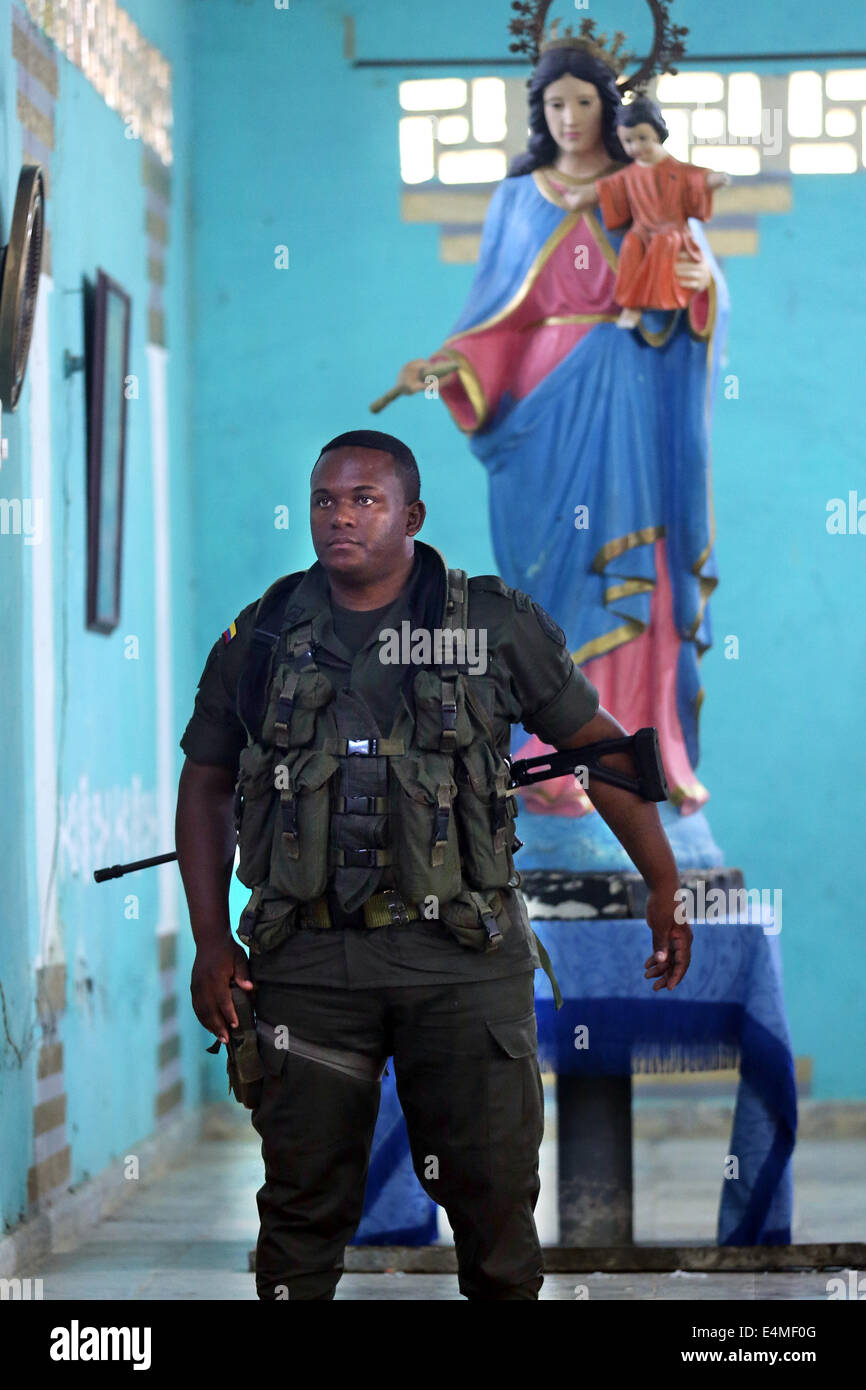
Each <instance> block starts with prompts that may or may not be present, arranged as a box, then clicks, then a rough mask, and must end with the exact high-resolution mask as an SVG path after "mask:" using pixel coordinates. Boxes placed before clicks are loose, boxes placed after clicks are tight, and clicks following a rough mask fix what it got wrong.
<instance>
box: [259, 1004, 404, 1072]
mask: <svg viewBox="0 0 866 1390" xmlns="http://www.w3.org/2000/svg"><path fill="white" fill-rule="evenodd" d="M256 1032H257V1033H258V1035H259V1037H260V1038H264V1039H265V1041H266V1042H268V1043H270V1045H271V1047H274V1048H277V1050H278V1051H279V1050H284V1051H286V1052H292V1053H294V1055H295V1056H296V1057H304V1058H306V1059H307V1061H309V1062H320V1063H321V1065H322V1066H323V1067H330V1068H331V1069H332V1070H333V1071H339V1072H342V1073H343V1075H344V1076H351V1077H354V1079H355V1080H356V1081H381V1079H382V1073H383V1072H384V1070H385V1064H386V1062H387V1061H388V1058H387V1057H382V1058H377V1057H370V1056H369V1055H368V1054H367V1053H366V1052H347V1051H345V1050H344V1049H343V1048H340V1047H323V1046H322V1045H321V1043H314V1042H310V1041H309V1040H308V1039H307V1038H298V1037H296V1036H295V1034H294V1033H293V1032H292V1031H291V1029H288V1028H287V1029H286V1033H287V1035H288V1046H287V1047H286V1048H285V1049H282V1048H280V1047H278V1044H277V1040H276V1034H277V1030H276V1028H275V1026H274V1025H273V1024H272V1023H265V1021H264V1019H263V1018H257V1019H256Z"/></svg>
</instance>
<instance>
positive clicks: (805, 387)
mask: <svg viewBox="0 0 866 1390" xmlns="http://www.w3.org/2000/svg"><path fill="white" fill-rule="evenodd" d="M605 8H606V7H604V6H601V5H599V6H593V13H596V11H597V12H598V14H599V15H600V16H601V18H602V23H603V18H604V17H603V10H604V9H605ZM677 9H678V11H679V15H678V19H679V21H680V22H682V23H685V24H687V25H689V27H690V29H691V36H690V41H689V42H690V48H691V50H692V51H693V52H701V53H713V52H716V53H719V52H730V51H732V50H733V51H740V50H744V49H745V50H750V51H767V50H779V49H786V50H788V49H793V50H804V51H809V50H810V49H811V50H815V49H822V50H823V49H833V48H840V49H854V48H857V47H858V46H862V43H861V40H862V24H861V23H860V22H859V19H860V7H859V6H858V5H856V4H855V3H854V2H853V0H851V2H850V3H849V2H848V0H834V2H833V3H830V4H828V5H825V6H823V7H821V8H820V10H819V9H816V8H815V7H814V6H813V5H812V4H811V3H806V0H800V3H785V4H782V3H781V0H777V2H776V3H773V4H770V3H767V4H765V5H762V6H758V7H756V6H754V5H753V4H752V3H750V2H749V0H736V3H729V4H726V5H724V6H707V5H705V4H699V3H698V0H682V3H681V4H678V6H677ZM611 10H612V12H613V13H614V19H615V23H616V25H617V26H619V25H622V27H623V28H624V29H626V30H627V32H628V33H629V35H630V37H633V38H634V40H635V42H639V41H640V40H641V38H642V37H644V36H645V35H646V33H647V32H648V30H647V27H646V21H645V20H644V18H643V16H644V13H645V7H644V6H643V5H642V4H640V3H639V0H628V3H625V0H622V2H620V0H618V3H617V5H616V6H615V9H614V7H613V6H611ZM508 12H509V7H508V6H507V5H506V4H505V3H504V0H503V4H502V5H501V6H496V5H490V4H484V5H482V4H474V5H466V4H465V3H463V0H442V3H440V4H439V5H437V6H436V7H435V11H434V10H430V9H424V8H423V7H422V8H420V9H419V8H418V7H414V6H408V5H405V4H402V3H399V0H355V2H354V3H350V4H346V5H340V6H332V5H328V6H322V5H318V4H311V3H307V2H306V0H297V3H293V4H292V5H291V8H290V9H289V10H287V11H276V10H275V9H274V8H273V7H272V6H271V5H270V4H267V3H261V4H258V5H252V6H251V5H240V4H236V3H232V2H231V0H194V2H193V4H192V16H193V24H194V43H195V50H196V55H197V58H196V61H197V82H196V84H195V89H194V93H193V117H192V124H193V129H194V131H195V149H194V156H193V180H194V186H193V199H192V206H193V207H194V209H195V222H194V238H193V242H194V251H193V258H192V273H193V276H194V302H195V306H196V330H197V331H196V334H195V339H194V344H193V352H194V367H193V373H194V382H195V392H194V398H193V429H194V458H195V478H196V507H195V555H196V559H197V578H196V583H197V591H196V634H197V642H198V656H199V661H200V662H202V661H203V659H204V656H205V654H206V652H207V649H208V648H209V646H210V644H211V643H212V641H213V640H214V638H215V636H216V635H217V634H218V632H219V631H220V630H221V629H222V628H224V627H225V626H226V624H227V623H228V622H229V621H230V620H231V618H232V617H233V616H234V614H235V613H236V611H237V610H238V609H239V608H240V607H242V606H243V605H244V604H246V603H248V602H249V601H251V600H252V599H253V598H255V597H256V596H257V595H258V594H259V593H260V592H261V591H262V589H263V588H264V587H265V586H266V585H267V584H268V583H269V582H270V581H271V580H272V579H273V578H274V577H275V576H276V575H278V574H280V573H285V572H287V571H290V570H292V569H296V568H299V567H302V566H304V565H306V564H308V563H310V561H311V560H312V558H313V554H312V549H311V547H310V544H309V540H308V525H307V505H306V498H307V480H308V476H309V471H310V468H311V467H312V463H313V462H314V460H315V458H316V455H317V452H318V449H319V446H320V445H321V444H322V443H323V442H324V441H325V440H326V439H327V438H329V437H331V436H332V435H334V434H336V433H337V432H338V431H340V430H343V429H348V428H354V427H358V426H363V425H369V424H381V426H382V427H383V428H386V429H388V430H390V431H392V432H394V433H395V434H397V435H399V436H401V437H402V438H405V439H406V441H407V442H408V443H409V444H410V445H411V446H412V447H413V448H414V449H415V451H416V453H417V455H418V457H419V461H420V463H421V470H422V478H423V480H424V495H425V498H426V501H427V504H428V508H429V513H430V515H429V519H428V522H427V525H426V527H425V533H424V534H425V537H426V538H427V539H428V540H430V541H431V542H432V543H434V544H436V545H438V546H440V548H441V549H442V550H443V551H444V552H445V553H446V555H448V556H449V557H450V558H451V559H452V561H453V562H455V563H456V562H459V563H460V564H462V565H465V566H466V567H468V568H469V569H471V570H475V571H476V572H477V571H485V570H489V569H492V568H494V567H495V566H494V561H493V555H492V550H491V547H490V541H489V536H488V526H487V504H486V483H485V480H484V477H483V474H482V470H481V468H480V467H479V466H478V465H477V464H476V462H475V461H474V459H473V458H472V456H471V454H470V453H469V451H468V449H467V447H466V444H465V442H464V440H463V439H462V437H461V436H460V435H459V433H458V432H457V430H456V429H455V428H454V427H453V426H452V424H451V422H450V420H449V419H448V418H447V415H446V412H445V411H444V409H443V408H442V406H441V405H440V404H439V403H437V402H428V401H425V400H423V399H419V398H415V399H413V400H411V401H403V402H398V403H397V404H396V405H394V406H393V407H391V408H390V409H389V410H388V412H387V414H385V415H384V416H382V417H380V419H379V420H378V421H374V419H373V417H371V416H370V415H369V414H368V412H367V405H368V403H369V401H370V400H371V399H372V398H373V397H374V396H377V395H378V394H380V392H381V391H383V390H385V389H386V388H387V387H388V386H389V385H390V384H391V382H392V381H393V378H394V375H395V373H396V370H397V368H398V367H399V366H400V365H401V364H402V362H404V361H405V360H406V359H407V358H408V357H410V356H415V355H421V354H423V353H424V352H427V351H430V350H432V349H433V348H435V347H436V346H438V345H439V343H440V342H441V340H442V338H443V337H444V336H445V334H446V333H447V332H448V331H449V329H450V327H451V325H452V323H453V321H454V320H455V319H456V317H457V314H458V312H459V309H460V307H461V304H462V302H463V298H464V296H465V293H466V290H467V288H468V285H469V283H470V280H471V277H472V268H471V267H466V266H447V265H444V264H442V263H441V262H440V261H439V259H438V229H437V228H436V227H423V226H417V225H416V226H406V225H404V224H403V223H402V222H401V221H400V212H399V167H398V159H397V144H396V130H397V119H398V115H399V110H398V105H397V83H398V80H400V79H401V78H404V77H413V76H427V75H429V71H428V72H423V71H413V70H410V69H406V70H404V71H400V72H398V71H393V70H392V71H388V70H385V71H381V70H380V71H376V70H355V69H352V67H351V66H350V64H349V62H348V61H347V60H346V58H345V57H344V56H343V18H342V16H343V14H344V13H348V14H351V16H352V17H353V18H354V20H355V30H356V41H357V53H358V56H360V57H365V58H372V57H395V56H398V57H412V56H416V55H419V54H423V55H427V56H434V57H435V56H446V57H447V56H450V55H453V54H454V53H455V52H462V53H464V54H466V55H470V56H478V57H481V56H490V55H495V54H497V53H502V52H503V51H504V49H505V43H504V39H503V31H504V28H505V25H506V23H507V20H508ZM771 66H772V65H771ZM461 75H462V76H467V75H468V76H471V75H472V73H471V70H469V69H461ZM214 92H224V93H231V94H233V95H234V94H237V93H243V97H242V99H237V98H236V97H235V99H225V100H222V101H215V100H214V99H213V94H214ZM793 198H794V208H793V211H792V213H791V214H790V215H788V216H766V217H762V218H761V219H760V236H761V251H760V255H759V256H758V257H757V258H755V259H731V260H729V261H728V263H727V264H726V266H725V271H726V275H727V277H728V280H729V284H730V289H731V294H732V297H733V302H734V309H733V325H732V330H731V336H730V344H729V370H730V371H731V372H735V373H736V374H737V375H738V376H739V378H740V396H739V399H738V400H736V401H724V400H722V401H719V403H718V406H717V416H716V427H715V435H714V485H715V505H716V515H717V521H718V558H719V566H720V573H721V585H720V588H719V589H718V590H717V593H716V595H715V596H714V598H713V600H712V614H713V622H714V631H715V634H716V638H715V640H716V645H715V647H714V648H713V650H712V651H711V652H710V653H709V654H708V656H707V657H706V658H705V664H704V669H705V684H706V687H707V698H706V701H705V704H704V708H703V714H702V740H703V752H702V759H701V766H700V772H701V776H702V778H703V780H704V781H705V782H706V783H707V785H708V786H709V788H710V790H711V793H712V799H711V801H710V803H709V806H708V813H709V817H710V821H711V824H712V827H713V830H714V832H715V835H716V838H717V840H718V842H719V843H720V844H721V845H722V846H723V847H724V849H725V852H726V856H727V860H728V862H730V863H733V864H739V865H741V866H742V867H743V869H744V870H745V872H746V875H747V882H749V883H750V884H752V885H754V886H766V887H781V888H782V890H783V903H784V908H783V912H784V918H783V933H782V946H783V955H784V961H785V968H786V972H787V978H786V990H787V999H788V1007H789V1016H790V1022H791V1029H792V1033H793V1041H794V1049H795V1052H796V1053H797V1054H799V1055H802V1054H807V1055H811V1056H812V1057H813V1058H814V1060H815V1094H816V1095H817V1096H819V1097H822V1098H830V1097H835V1098H847V1099H854V1098H861V1099H862V1098H863V1097H864V1096H866V1075H864V1068H863V1063H862V1057H863V1055H864V1047H863V1043H864V1010H863V1008H862V989H861V986H860V984H859V982H860V981H861V980H862V978H863V976H864V970H866V944H864V938H863V934H862V932H861V930H860V924H859V905H860V903H861V902H862V899H863V894H864V890H866V881H864V868H863V862H862V855H860V854H859V853H858V850H857V839H856V835H857V831H856V826H857V825H858V824H859V823H861V822H862V819H863V814H864V811H866V806H864V790H863V787H864V779H863V768H862V759H861V760H859V761H858V756H857V754H856V752H855V748H854V739H855V737H856V733H855V731H856V729H857V727H858V719H859V713H860V710H859V703H860V699H861V692H862V689H863V686H864V673H866V672H864V668H866V651H864V647H866V641H864V637H863V635H862V630H861V629H860V628H859V627H858V622H857V616H856V615H857V614H858V612H859V611H861V609H862V606H863V598H864V587H866V585H864V577H863V576H864V565H863V547H866V538H862V537H860V538H856V537H836V538H831V537H829V536H827V534H826V531H825V515H826V513H825V504H826V501H827V499H828V498H829V497H832V496H838V495H846V494H847V491H848V489H849V488H850V487H856V486H857V485H858V481H859V482H860V483H861V485H862V484H863V470H862V466H860V465H858V464H857V462H856V460H857V458H858V454H859V450H860V441H861V439H862V433H863V430H862V422H861V420H860V412H859V401H858V402H857V403H856V405H855V403H854V402H852V399H851V384H852V381H853V375H854V372H855V365H854V364H855V363H856V361H857V359H858V355H859V344H860V342H861V341H862V334H863V328H864V324H863V307H862V296H861V297H860V299H859V301H856V302H855V299H854V296H853V295H852V290H853V287H854V286H855V285H856V284H857V283H858V282H859V279H860V278H861V274H862V272H861V253H860V242H861V235H860V230H859V228H860V226H861V225H862V220H863V214H864V203H866V176H864V175H863V174H860V175H857V176H854V177H850V178H837V179H833V178H807V177H800V178H795V179H794V181H793ZM279 244H285V245H287V246H288V247H289V251H290V268H289V270H288V271H279V270H276V269H275V268H274V248H275V246H277V245H279ZM855 411H856V413H857V419H856V420H855ZM458 481H459V485H460V488H461V505H460V507H459V508H455V507H454V505H453V500H452V499H453V490H454V487H455V486H456V484H457V483H458ZM279 504H286V505H288V506H289V509H290V516H291V528H290V530H289V532H288V534H287V533H286V532H284V531H279V530H275V529H274V526H273V515H274V507H275V506H277V505H279ZM728 633H732V634H736V635H738V636H739V637H740V643H741V653H740V657H739V660H738V661H725V660H724V658H723V655H722V646H723V644H722V638H723V637H724V636H725V635H726V634H728ZM828 676H829V677H830V680H829V681H828V679H827V677H828ZM828 687H829V688H828ZM191 694H192V692H191V691H190V697H191ZM238 901H239V902H240V901H242V898H239V899H238Z"/></svg>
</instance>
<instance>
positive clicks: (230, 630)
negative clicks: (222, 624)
mask: <svg viewBox="0 0 866 1390" xmlns="http://www.w3.org/2000/svg"><path fill="white" fill-rule="evenodd" d="M237 632H238V625H237V623H232V625H231V627H227V628H226V630H225V632H224V633H223V641H224V642H230V641H231V640H232V638H233V637H236V636H237Z"/></svg>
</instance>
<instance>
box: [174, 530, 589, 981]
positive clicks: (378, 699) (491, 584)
mask: <svg viewBox="0 0 866 1390" xmlns="http://www.w3.org/2000/svg"><path fill="white" fill-rule="evenodd" d="M444 585H445V565H444V562H443V560H442V557H441V556H440V555H439V552H438V551H436V550H434V549H433V548H432V547H431V546H428V545H425V544H424V543H423V542H420V541H416V542H415V565H414V568H413V571H412V574H411V576H410V579H409V581H408V583H407V585H406V587H405V588H404V589H403V591H402V593H401V594H399V595H398V597H397V598H396V599H395V600H394V602H393V603H392V604H390V605H388V606H387V607H386V608H383V609H379V610H376V611H375V612H367V613H355V612H351V611H350V610H346V609H342V608H339V607H336V608H332V605H331V599H330V587H329V584H328V580H327V576H326V574H325V571H324V569H323V568H322V566H321V565H320V564H318V563H317V564H315V565H313V566H312V568H311V569H309V570H307V571H306V573H305V575H304V577H303V579H302V580H301V581H300V583H299V585H298V587H297V588H296V589H295V590H294V591H293V592H292V593H291V594H290V595H289V597H288V599H287V601H286V608H285V612H284V614H283V618H282V621H281V622H280V621H272V622H271V623H269V627H271V628H272V629H273V630H274V631H276V630H277V629H278V628H279V626H281V625H283V624H285V623H287V622H291V623H293V624H295V623H302V622H305V621H311V622H312V627H313V643H314V648H315V660H316V663H317V665H318V666H319V667H320V669H321V670H322V671H323V672H325V673H326V674H327V677H328V679H329V681H330V682H331V684H332V685H333V686H334V689H335V692H339V691H341V690H342V691H346V692H350V693H351V695H352V696H354V697H355V698H356V699H357V701H358V708H359V722H361V723H363V725H364V727H363V728H359V730H358V736H359V737H367V736H369V735H371V734H375V733H377V732H378V733H379V734H380V735H381V736H383V737H387V736H388V734H389V733H390V731H391V727H392V724H393V721H394V718H395V716H396V713H397V709H398V702H399V701H401V700H402V699H404V698H407V695H406V691H407V690H408V688H409V684H410V682H411V680H413V679H414V675H415V673H416V672H417V670H418V665H417V664H412V662H411V661H410V662H409V664H407V665H401V664H399V663H394V662H383V661H382V660H381V659H380V650H381V639H380V633H382V631H383V630H384V629H390V630H392V631H394V632H396V633H400V632H401V623H403V622H409V624H410V625H411V627H414V628H419V627H422V626H427V625H429V626H431V627H432V626H435V623H436V621H438V618H437V619H434V620H432V621H431V618H430V614H431V608H430V602H429V600H430V597H431V595H434V596H435V595H437V594H443V595H444ZM436 603H438V598H434V604H436ZM257 604H258V600H256V602H255V603H252V604H250V605H249V606H248V607H246V608H245V609H243V611H242V612H241V613H240V614H239V615H238V617H237V619H236V620H235V624H234V627H235V635H234V636H232V637H231V638H230V640H229V641H226V640H224V638H221V639H220V640H219V641H218V642H217V643H216V644H215V645H214V647H213V649H212V650H211V653H210V655H209V656H208V659H207V662H206V664H205V668H204V671H203V673H202V677H201V681H200V684H199V688H198V693H197V695H196V700H195V709H194V712H193V715H192V718H191V719H190V721H189V724H188V725H187V728H186V731H185V733H184V735H183V738H182V739H181V748H182V749H183V750H184V752H185V753H186V755H187V757H188V758H190V759H191V760H192V761H193V762H197V763H206V764H217V765H219V766H221V767H228V768H231V770H232V771H233V772H235V773H236V772H237V769H238V759H239V756H240V751H241V749H242V748H243V747H244V746H245V744H246V741H247V739H246V732H245V730H244V727H243V724H242V723H241V721H240V719H239V717H238V714H237V687H238V680H239V677H240V673H241V671H242V669H243V666H244V663H245V661H246V658H247V655H248V652H249V644H250V639H251V637H252V633H253V630H254V628H255V612H256V607H257ZM425 605H426V609H425ZM438 613H439V616H440V617H441V608H438ZM419 619H420V620H419ZM468 627H469V629H471V630H474V631H475V633H476V634H477V638H476V641H477V642H479V643H480V641H481V638H482V635H483V638H484V639H485V640H486V653H484V648H483V647H482V646H480V645H478V646H476V647H475V649H474V657H475V660H474V661H470V667H469V670H470V675H469V678H470V679H471V680H472V681H473V684H474V686H475V689H476V690H477V691H478V692H479V693H480V694H481V697H482V699H483V700H484V702H485V703H486V705H487V708H488V711H489V712H490V713H492V715H493V726H494V733H495V737H496V743H497V746H498V748H499V750H500V752H501V753H503V754H504V755H505V756H508V753H509V749H510V737H511V726H512V724H518V723H519V724H523V726H524V727H525V728H526V729H527V730H528V732H529V733H534V734H537V736H538V737H539V738H540V739H541V740H542V741H543V742H545V743H549V744H556V743H558V742H560V741H562V740H564V739H565V738H567V737H569V736H570V735H571V734H573V733H575V732H576V730H578V729H579V728H580V727H581V726H582V725H583V724H585V723H587V722H588V721H589V720H590V719H591V718H592V717H593V715H594V714H595V713H596V710H597V709H598V692H597V691H596V689H595V687H594V686H593V685H592V684H591V683H590V682H589V681H588V680H587V679H586V677H585V676H584V675H583V673H582V672H581V671H580V669H579V668H578V667H577V666H575V664H574V662H573V661H572V659H571V656H570V655H569V652H568V649H567V647H566V644H565V637H564V634H563V633H562V631H561V629H559V628H558V627H557V625H556V623H554V622H553V620H552V619H551V618H550V617H549V616H548V614H547V613H545V611H544V610H543V609H542V608H541V607H540V606H539V605H538V604H536V603H535V602H534V601H533V600H532V599H531V598H530V597H529V596H528V595H526V594H523V593H521V592H520V590H517V589H510V588H508V586H507V585H505V584H504V583H503V582H502V580H501V579H499V577H498V576H496V575H482V576H479V577H476V578H470V580H469V619H468ZM229 632H231V629H229ZM469 650H470V656H472V655H473V650H472V649H471V648H470V649H469ZM482 653H484V655H485V657H486V669H484V667H483V665H482V661H481V660H480V659H479V658H480V657H481V655H482ZM473 668H474V673H473ZM519 829H520V821H519V818H518V821H517V830H518V833H519ZM516 866H517V868H518V869H519V867H520V865H519V858H518V860H517V864H516ZM371 891H373V890H372V889H371ZM500 892H501V893H502V896H503V899H504V901H505V905H506V909H507V912H508V925H507V926H506V928H505V930H504V932H503V938H502V942H501V943H500V946H499V948H498V949H497V950H495V951H489V952H481V951H475V950H472V949H470V948H468V947H465V946H462V945H460V943H459V942H458V941H456V940H455V939H454V938H453V937H452V936H451V935H450V933H449V932H448V931H447V930H446V929H445V928H444V927H442V926H441V925H440V924H439V923H438V922H437V921H424V920H422V921H414V922H409V923H407V924H405V925H403V926H400V925H396V924H395V925H393V926H386V927H378V928H375V929H372V930H371V929H368V928H364V927H363V926H360V925H345V926H335V927H332V928H330V929H314V928H310V929H300V928H297V929H295V931H294V932H293V933H292V935H291V936H290V937H289V938H288V939H287V940H286V941H285V942H284V943H283V944H282V945H280V946H278V947H276V948H275V949H274V950H272V951H269V952H266V953H262V954H261V955H255V956H252V957H251V958H250V968H251V974H252V976H253V979H254V980H257V981H258V980H261V981H265V980H267V981H269V982H273V983H285V984H311V985H333V986H339V987H342V988H349V989H364V988H372V987H374V986H375V987H379V986H383V987H388V986H394V985H406V984H440V983H441V984H446V983H450V982H453V981H455V980H485V979H494V978H499V977H502V976H506V975H514V974H518V973H520V972H522V971H525V970H533V969H537V968H538V967H539V965H540V961H539V958H538V953H537V950H536V946H535V938H534V935H533V933H532V930H531V927H530V925H529V919H528V916H527V913H526V908H525V905H524V902H523V898H522V896H521V895H520V893H519V892H518V891H517V890H515V889H511V888H506V889H501V890H500ZM345 920H348V921H350V922H353V923H356V922H360V921H362V918H361V915H360V913H356V914H354V916H352V917H350V918H348V919H345Z"/></svg>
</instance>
